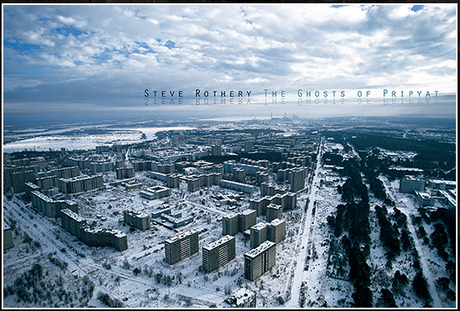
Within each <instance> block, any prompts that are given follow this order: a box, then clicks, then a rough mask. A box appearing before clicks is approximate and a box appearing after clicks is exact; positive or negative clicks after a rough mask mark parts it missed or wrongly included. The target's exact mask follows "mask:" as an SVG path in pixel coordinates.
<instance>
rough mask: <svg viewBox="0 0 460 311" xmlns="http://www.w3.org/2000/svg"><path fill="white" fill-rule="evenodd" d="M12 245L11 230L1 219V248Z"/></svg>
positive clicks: (8, 247)
mask: <svg viewBox="0 0 460 311" xmlns="http://www.w3.org/2000/svg"><path fill="white" fill-rule="evenodd" d="M12 247H14V242H13V230H11V227H10V226H8V224H7V223H6V222H5V221H3V249H4V250H5V249H10V248H12Z"/></svg>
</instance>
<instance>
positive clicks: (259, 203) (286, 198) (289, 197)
mask: <svg viewBox="0 0 460 311" xmlns="http://www.w3.org/2000/svg"><path fill="white" fill-rule="evenodd" d="M270 204H277V205H281V207H282V210H290V209H294V208H295V207H296V206H297V194H296V193H293V192H287V193H284V194H282V195H281V194H275V195H274V196H264V197H263V198H259V199H250V200H249V208H250V209H253V210H255V211H257V216H265V215H266V213H267V206H268V205H270Z"/></svg>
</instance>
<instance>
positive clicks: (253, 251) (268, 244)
mask: <svg viewBox="0 0 460 311" xmlns="http://www.w3.org/2000/svg"><path fill="white" fill-rule="evenodd" d="M275 245H276V244H275V243H273V242H271V241H265V242H263V243H262V244H260V245H259V246H257V247H256V248H254V249H251V250H250V251H249V252H247V253H245V254H244V256H247V257H250V258H255V257H257V256H258V255H260V254H261V253H263V252H265V251H266V250H267V249H269V248H271V247H273V246H275Z"/></svg>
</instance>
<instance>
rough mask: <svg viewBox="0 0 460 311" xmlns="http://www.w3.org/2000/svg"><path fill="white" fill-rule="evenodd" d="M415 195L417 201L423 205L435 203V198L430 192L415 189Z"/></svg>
mask: <svg viewBox="0 0 460 311" xmlns="http://www.w3.org/2000/svg"><path fill="white" fill-rule="evenodd" d="M415 197H416V198H417V202H418V203H419V204H420V205H421V206H423V207H425V206H433V205H434V201H435V198H434V197H432V196H431V195H430V194H429V193H428V192H422V191H415Z"/></svg>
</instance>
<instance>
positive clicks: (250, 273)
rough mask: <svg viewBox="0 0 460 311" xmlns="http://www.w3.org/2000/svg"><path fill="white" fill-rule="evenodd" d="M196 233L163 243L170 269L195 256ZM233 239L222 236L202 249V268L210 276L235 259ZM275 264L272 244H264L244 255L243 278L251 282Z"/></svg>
mask: <svg viewBox="0 0 460 311" xmlns="http://www.w3.org/2000/svg"><path fill="white" fill-rule="evenodd" d="M198 240H199V237H198V231H196V230H189V231H186V232H183V233H180V234H178V235H176V236H174V237H172V238H169V239H167V240H165V260H166V262H167V263H168V264H170V265H173V264H176V263H178V262H179V261H181V260H183V259H185V258H188V257H190V256H192V255H193V254H196V253H197V252H198ZM235 256H236V254H235V237H232V236H230V235H225V236H223V237H222V238H220V239H219V240H217V241H214V242H211V243H209V244H207V245H205V246H203V247H202V267H203V271H204V272H206V273H209V272H212V271H214V270H216V269H218V268H220V267H222V266H224V265H225V264H227V263H228V262H230V261H231V260H233V259H235ZM275 264H276V244H275V243H274V242H271V241H264V242H263V243H261V244H260V245H259V246H257V247H256V248H254V249H252V250H250V251H249V252H247V253H245V254H244V276H245V278H247V279H248V280H250V281H254V280H256V279H257V278H259V277H260V276H262V275H263V274H264V273H265V272H267V271H268V270H270V269H271V268H272V267H273V266H274V265H275Z"/></svg>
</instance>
